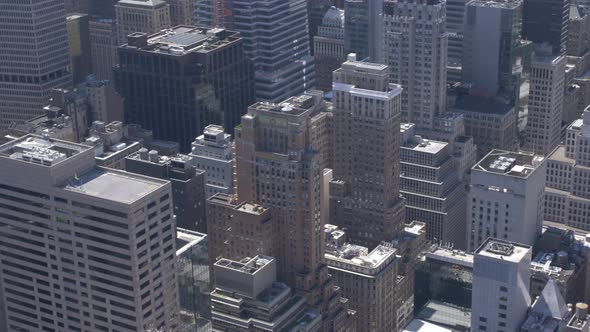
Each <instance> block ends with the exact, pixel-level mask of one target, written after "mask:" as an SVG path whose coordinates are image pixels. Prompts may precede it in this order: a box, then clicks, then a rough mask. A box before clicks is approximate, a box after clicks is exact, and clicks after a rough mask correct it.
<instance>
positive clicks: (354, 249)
mask: <svg viewBox="0 0 590 332" xmlns="http://www.w3.org/2000/svg"><path fill="white" fill-rule="evenodd" d="M367 251H368V249H367V248H366V247H362V246H358V245H352V244H345V245H343V246H342V247H340V248H338V249H335V250H328V251H326V254H325V257H326V258H327V259H329V260H332V261H338V262H341V263H345V264H349V265H355V266H359V267H364V268H369V269H375V268H379V267H381V265H382V264H383V263H385V262H386V261H387V260H388V258H390V257H391V256H395V253H396V252H397V249H395V248H392V247H387V246H384V245H378V246H377V247H375V249H373V250H372V251H371V252H367ZM328 265H330V266H331V267H334V266H333V265H331V264H328ZM335 267H338V266H335Z"/></svg>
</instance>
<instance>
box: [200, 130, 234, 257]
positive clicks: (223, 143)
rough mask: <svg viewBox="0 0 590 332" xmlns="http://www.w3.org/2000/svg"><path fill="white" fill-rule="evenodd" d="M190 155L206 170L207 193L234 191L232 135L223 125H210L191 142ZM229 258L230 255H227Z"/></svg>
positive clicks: (211, 194) (208, 194) (209, 194)
mask: <svg viewBox="0 0 590 332" xmlns="http://www.w3.org/2000/svg"><path fill="white" fill-rule="evenodd" d="M191 145H192V149H191V153H190V156H191V157H193V160H194V161H195V166H196V167H197V168H198V169H201V170H203V171H205V179H206V180H205V182H206V195H207V197H211V196H213V195H214V194H217V193H224V194H231V193H232V192H233V191H234V174H233V173H234V169H233V168H234V161H233V144H232V141H231V135H230V134H227V133H226V132H225V131H223V127H221V126H217V125H208V126H207V127H205V130H204V132H203V135H201V136H199V137H197V138H196V139H195V141H194V142H193V143H192V144H191ZM226 258H229V257H226Z"/></svg>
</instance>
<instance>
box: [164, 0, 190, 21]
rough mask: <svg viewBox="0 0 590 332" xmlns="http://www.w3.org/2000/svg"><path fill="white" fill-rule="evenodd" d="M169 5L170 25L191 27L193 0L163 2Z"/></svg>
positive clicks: (168, 0)
mask: <svg viewBox="0 0 590 332" xmlns="http://www.w3.org/2000/svg"><path fill="white" fill-rule="evenodd" d="M165 1H166V2H167V3H168V4H169V5H170V25H171V26H173V27H175V26H177V25H192V24H193V14H194V11H195V0H165Z"/></svg>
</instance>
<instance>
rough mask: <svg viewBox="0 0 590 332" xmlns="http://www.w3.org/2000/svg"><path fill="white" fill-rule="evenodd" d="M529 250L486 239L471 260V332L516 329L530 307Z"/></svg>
mask: <svg viewBox="0 0 590 332" xmlns="http://www.w3.org/2000/svg"><path fill="white" fill-rule="evenodd" d="M530 263H531V247H529V246H527V245H522V244H518V243H513V242H509V241H503V240H497V239H492V238H489V239H487V240H486V241H485V242H483V243H482V245H481V246H480V247H479V248H478V249H477V251H476V252H475V257H474V261H473V295H472V306H471V310H472V311H471V330H472V331H511V332H516V331H519V330H520V326H521V325H522V323H523V322H524V320H525V319H526V317H527V310H528V308H529V306H530V305H531V297H530V295H529V293H528V290H529V278H530V273H531V272H530V268H529V266H530Z"/></svg>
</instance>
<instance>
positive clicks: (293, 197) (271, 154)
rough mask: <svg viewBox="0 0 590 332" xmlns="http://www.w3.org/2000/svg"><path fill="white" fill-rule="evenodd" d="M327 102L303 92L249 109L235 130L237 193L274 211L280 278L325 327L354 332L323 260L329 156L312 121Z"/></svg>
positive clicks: (243, 199) (240, 196) (242, 199)
mask: <svg viewBox="0 0 590 332" xmlns="http://www.w3.org/2000/svg"><path fill="white" fill-rule="evenodd" d="M322 104H323V101H322V96H321V94H311V95H310V94H304V95H300V96H296V97H291V98H289V99H287V100H285V101H283V102H281V103H278V104H275V103H268V102H258V103H256V104H254V105H252V106H250V108H249V109H248V113H247V114H246V115H244V116H242V123H241V125H240V126H238V127H236V129H235V146H236V169H237V193H238V199H239V200H241V201H247V202H248V201H255V202H257V203H258V204H260V205H262V206H264V207H265V208H268V209H270V210H271V213H272V216H273V218H274V219H275V221H274V222H276V223H277V227H278V237H277V238H278V239H279V245H278V249H277V252H276V254H275V257H276V258H277V270H278V272H279V273H278V274H279V280H282V281H284V282H286V284H288V285H289V286H291V287H293V289H294V290H295V291H296V292H298V293H300V294H303V295H304V296H305V298H306V299H307V301H308V302H309V303H311V304H313V305H314V306H315V307H317V308H318V309H319V310H320V312H323V313H324V320H323V326H324V328H325V329H328V330H331V329H334V330H336V331H344V330H350V329H351V328H352V326H351V325H350V324H352V323H353V321H352V317H351V314H352V313H351V312H349V311H348V310H347V309H346V308H345V307H344V305H343V302H342V300H341V298H340V296H339V295H338V294H337V293H336V292H335V291H336V290H337V288H336V287H335V286H334V284H333V280H332V279H331V277H330V276H329V274H328V269H327V266H326V265H325V264H324V263H323V259H324V257H323V254H324V237H323V234H322V229H323V225H324V220H323V219H322V217H321V197H322V194H321V187H322V177H323V168H322V164H323V162H324V161H323V160H324V158H325V157H324V155H323V154H322V153H321V152H318V151H316V149H315V146H314V144H313V143H314V141H317V140H314V136H315V131H316V130H320V129H321V127H318V126H314V125H313V122H314V118H316V116H322V114H321V113H322V108H321V107H318V105H322ZM249 232H251V233H254V232H255V230H253V229H250V230H249Z"/></svg>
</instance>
